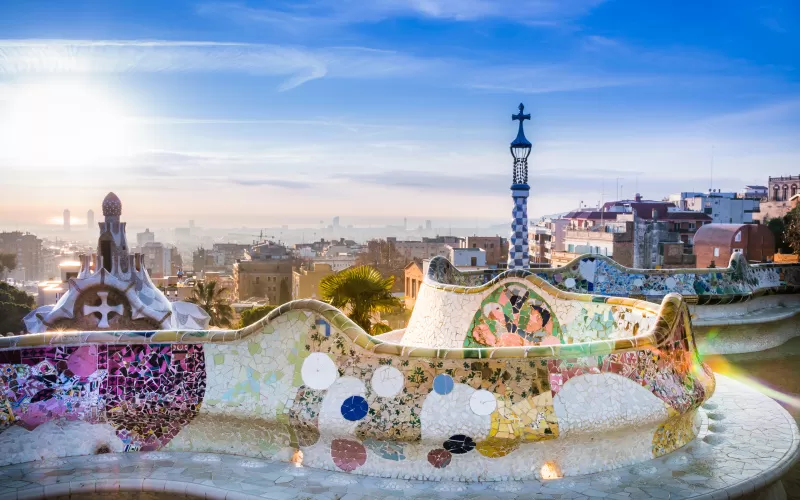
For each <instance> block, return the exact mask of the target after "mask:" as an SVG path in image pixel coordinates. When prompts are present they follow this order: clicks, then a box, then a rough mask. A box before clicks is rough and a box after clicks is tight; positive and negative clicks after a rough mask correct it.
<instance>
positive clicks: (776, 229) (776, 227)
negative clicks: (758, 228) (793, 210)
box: [767, 215, 788, 251]
mask: <svg viewBox="0 0 800 500" xmlns="http://www.w3.org/2000/svg"><path fill="white" fill-rule="evenodd" d="M786 218H788V215H787V216H786ZM767 228H769V230H770V231H772V234H773V235H774V236H775V249H776V250H777V251H781V250H784V249H786V248H787V245H786V221H784V218H783V217H777V218H774V219H769V220H768V221H767Z"/></svg>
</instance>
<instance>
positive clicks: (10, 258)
mask: <svg viewBox="0 0 800 500" xmlns="http://www.w3.org/2000/svg"><path fill="white" fill-rule="evenodd" d="M16 268H17V256H16V255H14V254H13V253H2V252H0V274H3V272H5V271H13V270H14V269H16Z"/></svg>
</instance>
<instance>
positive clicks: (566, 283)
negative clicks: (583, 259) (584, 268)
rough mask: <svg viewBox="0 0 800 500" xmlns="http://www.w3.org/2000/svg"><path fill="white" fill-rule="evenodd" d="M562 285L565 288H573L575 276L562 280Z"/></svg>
mask: <svg viewBox="0 0 800 500" xmlns="http://www.w3.org/2000/svg"><path fill="white" fill-rule="evenodd" d="M564 286H565V287H567V288H575V278H567V279H565V280H564Z"/></svg>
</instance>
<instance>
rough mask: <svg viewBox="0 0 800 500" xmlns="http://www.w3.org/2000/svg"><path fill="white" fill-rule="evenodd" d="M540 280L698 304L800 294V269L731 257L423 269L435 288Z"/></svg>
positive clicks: (441, 264)
mask: <svg viewBox="0 0 800 500" xmlns="http://www.w3.org/2000/svg"><path fill="white" fill-rule="evenodd" d="M531 274H535V275H536V276H538V277H540V278H542V279H543V280H545V281H546V282H548V283H550V284H552V285H554V286H555V287H557V288H558V289H560V290H563V291H568V292H578V293H596V294H602V295H611V296H619V297H634V298H647V299H652V300H656V301H660V300H661V298H663V297H664V296H665V295H667V294H669V293H680V294H681V295H683V296H684V297H686V298H687V300H688V301H690V302H693V303H699V304H705V303H709V304H727V303H733V302H740V301H743V300H748V299H751V298H753V297H757V296H760V295H764V294H773V293H798V292H800V265H798V264H756V265H750V264H749V263H748V262H747V261H746V260H745V259H744V257H742V256H741V255H739V254H734V255H733V256H732V257H731V260H730V264H729V266H728V267H727V268H718V269H630V268H626V267H623V266H621V265H619V264H617V263H616V262H614V261H613V260H611V259H610V258H608V257H604V256H589V255H584V256H581V257H578V258H576V259H575V260H574V261H572V262H570V263H569V264H567V265H565V266H563V267H559V268H553V269H535V270H532V271H531V270H522V269H515V270H511V271H506V272H503V273H500V274H498V271H497V270H487V271H469V272H460V271H458V270H457V269H456V268H455V267H454V266H453V265H452V264H451V263H450V262H448V261H447V259H445V258H443V257H436V258H434V259H432V260H431V262H430V265H429V267H428V274H427V276H426V280H425V281H426V282H427V283H429V284H432V285H434V286H437V285H442V286H447V285H456V286H460V287H480V286H483V285H486V284H487V283H489V282H491V281H492V280H497V281H499V280H502V279H504V278H507V277H522V278H524V277H526V276H529V275H531Z"/></svg>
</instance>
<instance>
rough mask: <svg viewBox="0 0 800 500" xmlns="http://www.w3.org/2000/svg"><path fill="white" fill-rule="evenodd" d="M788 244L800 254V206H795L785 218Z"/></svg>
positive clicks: (785, 235)
mask: <svg viewBox="0 0 800 500" xmlns="http://www.w3.org/2000/svg"><path fill="white" fill-rule="evenodd" d="M784 222H785V223H786V232H785V233H784V238H786V244H787V245H789V247H790V248H791V249H792V251H793V252H794V253H795V254H796V255H800V207H795V208H793V209H792V210H791V211H790V212H789V213H788V214H787V215H786V217H785V218H784Z"/></svg>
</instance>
